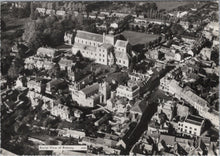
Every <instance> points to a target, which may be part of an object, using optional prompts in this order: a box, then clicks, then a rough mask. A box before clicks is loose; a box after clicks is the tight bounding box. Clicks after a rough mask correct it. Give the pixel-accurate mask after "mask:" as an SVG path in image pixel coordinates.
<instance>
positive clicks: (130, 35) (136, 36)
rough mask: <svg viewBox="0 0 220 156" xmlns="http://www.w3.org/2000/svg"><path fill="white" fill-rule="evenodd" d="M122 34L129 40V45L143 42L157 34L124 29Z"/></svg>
mask: <svg viewBox="0 0 220 156" xmlns="http://www.w3.org/2000/svg"><path fill="white" fill-rule="evenodd" d="M122 35H123V36H124V37H125V38H126V39H128V40H129V42H130V43H131V45H137V44H145V43H147V42H150V41H153V40H155V39H156V38H158V35H154V34H147V33H140V32H135V31H124V32H122Z"/></svg>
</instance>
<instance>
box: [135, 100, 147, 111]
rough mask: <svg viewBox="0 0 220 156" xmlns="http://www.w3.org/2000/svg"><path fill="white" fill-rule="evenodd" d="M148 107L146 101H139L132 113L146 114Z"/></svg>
mask: <svg viewBox="0 0 220 156" xmlns="http://www.w3.org/2000/svg"><path fill="white" fill-rule="evenodd" d="M146 107H147V103H146V101H145V100H138V101H137V102H136V103H135V104H134V106H133V107H132V108H131V111H132V112H137V113H141V114H142V113H144V111H145V109H146Z"/></svg>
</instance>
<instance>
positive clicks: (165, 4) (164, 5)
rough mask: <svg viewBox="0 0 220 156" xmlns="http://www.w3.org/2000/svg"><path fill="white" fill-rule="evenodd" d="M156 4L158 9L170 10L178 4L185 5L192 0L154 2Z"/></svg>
mask: <svg viewBox="0 0 220 156" xmlns="http://www.w3.org/2000/svg"><path fill="white" fill-rule="evenodd" d="M154 3H156V4H157V7H158V9H166V10H172V9H175V8H177V7H179V6H182V5H186V4H190V3H193V2H192V1H158V2H156V1H155V2H154Z"/></svg>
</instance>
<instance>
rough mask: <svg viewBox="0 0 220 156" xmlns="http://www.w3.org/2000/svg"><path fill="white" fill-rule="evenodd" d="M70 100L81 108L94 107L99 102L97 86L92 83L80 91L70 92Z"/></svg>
mask: <svg viewBox="0 0 220 156" xmlns="http://www.w3.org/2000/svg"><path fill="white" fill-rule="evenodd" d="M72 99H73V100H74V101H76V102H77V103H78V104H79V105H80V106H83V107H94V106H95V104H97V103H99V102H100V94H99V84H98V83H94V84H93V85H90V86H88V87H85V88H83V89H81V90H79V91H78V90H73V91H72Z"/></svg>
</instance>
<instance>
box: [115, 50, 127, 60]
mask: <svg viewBox="0 0 220 156" xmlns="http://www.w3.org/2000/svg"><path fill="white" fill-rule="evenodd" d="M115 57H116V59H117V58H120V59H129V55H128V53H126V52H121V51H118V50H116V51H115Z"/></svg>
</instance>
